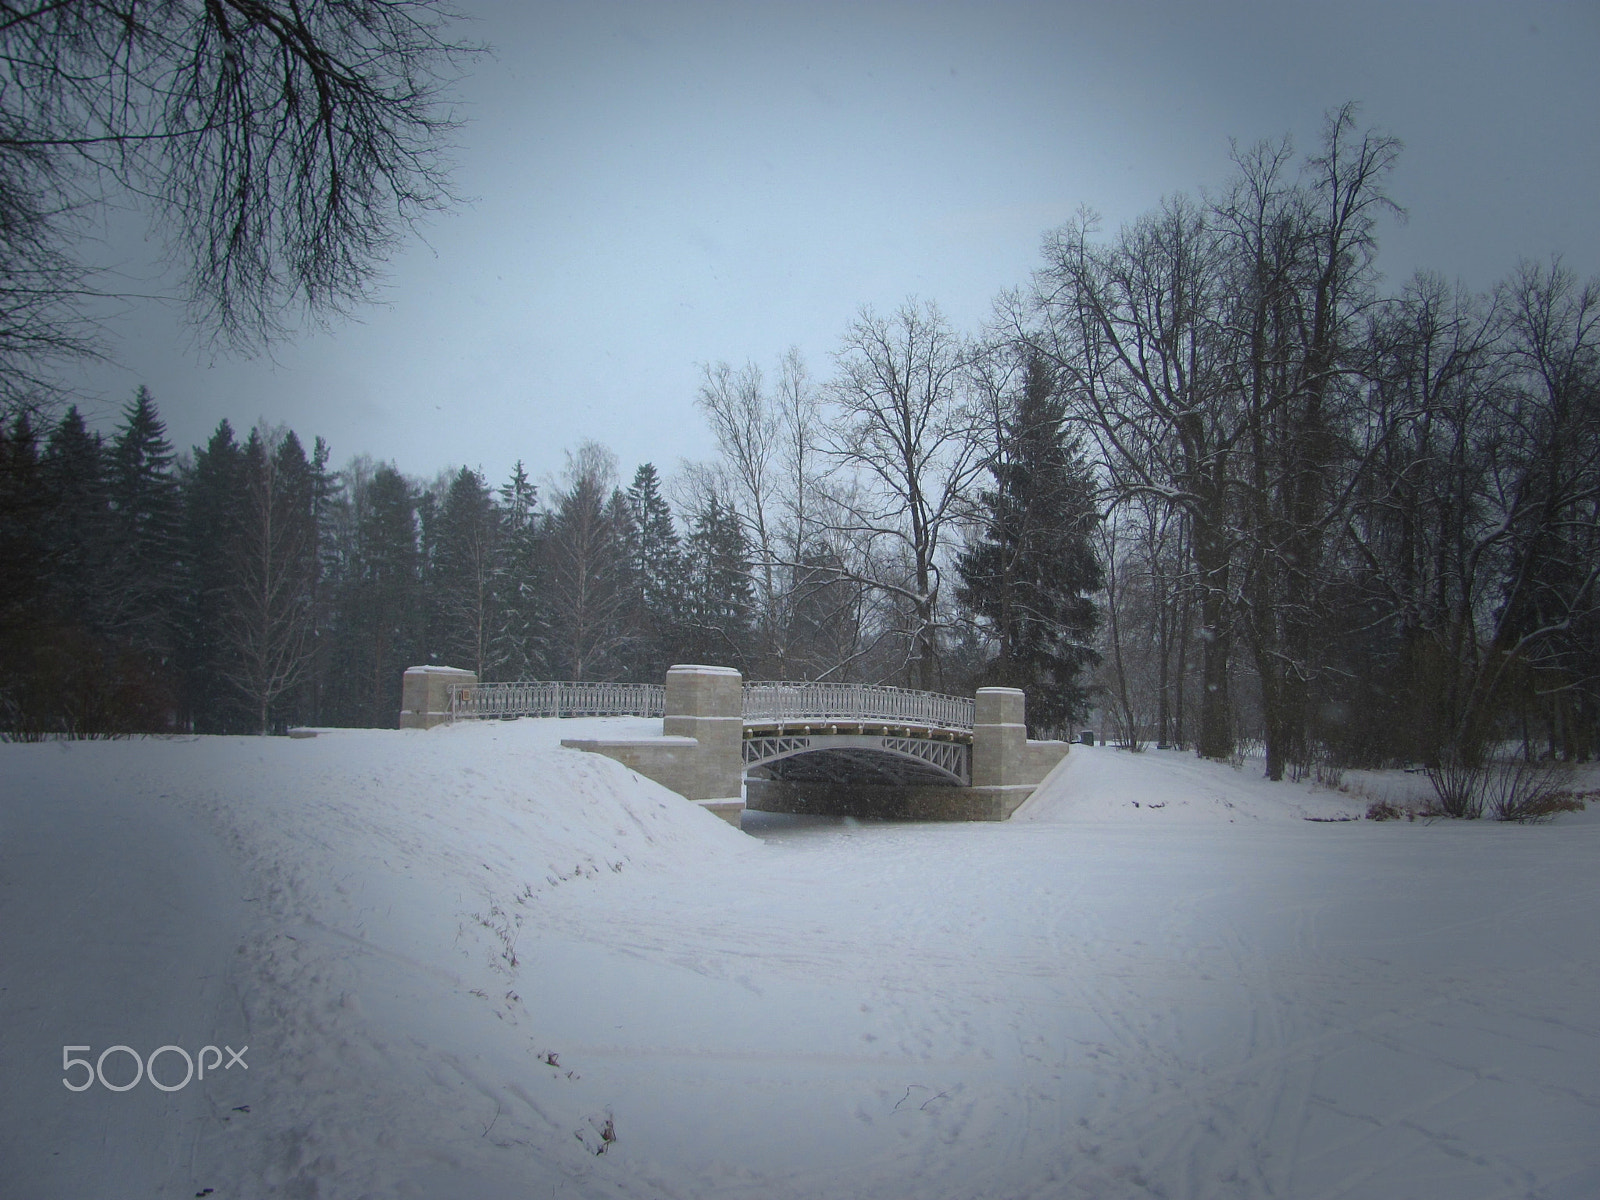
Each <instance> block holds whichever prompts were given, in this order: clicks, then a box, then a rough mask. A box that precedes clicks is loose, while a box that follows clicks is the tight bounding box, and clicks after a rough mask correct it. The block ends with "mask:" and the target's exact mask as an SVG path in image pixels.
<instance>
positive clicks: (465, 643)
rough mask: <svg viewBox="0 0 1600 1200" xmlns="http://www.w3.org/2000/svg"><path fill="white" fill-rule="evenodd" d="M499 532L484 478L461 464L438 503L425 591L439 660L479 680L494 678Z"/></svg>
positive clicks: (496, 512) (491, 499) (499, 527)
mask: <svg viewBox="0 0 1600 1200" xmlns="http://www.w3.org/2000/svg"><path fill="white" fill-rule="evenodd" d="M500 534H501V525H500V512H499V510H498V509H497V508H496V507H495V503H494V499H493V497H492V496H491V495H490V493H489V489H488V487H487V486H486V485H485V484H484V481H483V477H482V476H480V475H479V474H478V473H477V472H476V471H474V470H472V469H471V468H470V467H462V468H461V470H460V472H458V473H457V475H456V477H455V478H454V479H453V480H451V482H450V488H449V490H448V491H447V492H446V493H445V497H444V502H443V503H442V504H441V505H440V506H439V511H438V517H437V528H436V530H435V533H434V548H433V561H432V565H431V569H432V572H433V585H432V587H431V588H430V589H429V590H430V592H431V597H430V598H431V600H432V602H433V604H434V610H435V613H436V618H435V619H436V621H437V623H438V624H437V627H436V629H435V633H434V637H433V639H432V641H431V646H432V648H433V650H434V652H435V654H436V655H437V656H438V659H439V661H441V662H444V663H447V664H449V665H451V666H456V667H464V668H466V669H467V670H469V671H472V672H474V673H475V674H476V675H477V676H478V678H479V679H489V678H492V677H493V674H494V669H495V666H496V663H495V661H494V659H493V657H492V643H493V639H494V630H495V626H496V622H497V621H498V613H497V611H496V608H497V600H498V596H497V594H496V589H495V582H496V575H497V567H498V562H499V557H500Z"/></svg>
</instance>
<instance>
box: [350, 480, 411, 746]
mask: <svg viewBox="0 0 1600 1200" xmlns="http://www.w3.org/2000/svg"><path fill="white" fill-rule="evenodd" d="M364 492H365V495H363V496H361V497H359V507H360V510H361V516H360V524H359V528H358V532H357V542H358V549H357V561H356V563H355V564H354V567H355V578H354V581H353V587H352V589H351V597H350V599H351V603H352V606H353V610H352V612H351V614H350V618H349V620H350V624H351V626H352V627H353V628H352V633H353V635H354V641H355V643H356V647H355V649H356V653H355V655H354V658H355V663H354V664H353V666H354V667H355V670H356V672H357V675H358V677H359V678H360V679H361V680H362V681H363V682H362V684H361V686H360V688H359V690H358V692H357V696H356V699H355V703H354V704H353V705H352V712H351V713H350V714H349V716H350V717H351V718H353V719H354V720H356V721H357V722H359V723H361V724H365V725H372V726H381V727H385V728H387V727H392V726H394V725H395V724H397V723H398V722H399V719H400V684H401V678H402V676H403V674H404V672H405V669H406V668H407V667H409V666H413V665H415V662H416V656H417V654H418V652H419V649H420V647H421V643H422V632H423V631H422V628H421V624H422V614H421V608H420V596H419V588H420V577H419V575H418V563H419V550H418V540H417V496H416V492H415V491H414V490H413V488H412V486H411V484H410V483H409V482H408V481H407V480H406V478H405V476H403V475H401V474H400V472H399V471H397V470H395V469H394V468H393V467H392V466H389V465H388V464H387V463H386V464H384V465H382V466H380V467H378V469H377V470H376V471H375V472H374V473H373V475H372V478H371V480H370V481H368V482H367V484H366V487H365V489H364Z"/></svg>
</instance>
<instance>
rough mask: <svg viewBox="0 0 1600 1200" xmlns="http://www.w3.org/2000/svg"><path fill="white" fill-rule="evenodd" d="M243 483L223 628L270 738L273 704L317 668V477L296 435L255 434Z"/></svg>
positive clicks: (233, 669) (230, 662)
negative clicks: (314, 592)
mask: <svg viewBox="0 0 1600 1200" xmlns="http://www.w3.org/2000/svg"><path fill="white" fill-rule="evenodd" d="M244 478H245V495H244V498H243V500H244V502H243V504H242V505H241V506H240V521H239V528H238V530H237V540H236V541H235V543H234V548H235V554H234V562H233V584H232V586H231V587H230V588H229V590H228V598H227V610H226V615H225V617H224V621H223V632H224V639H225V642H226V651H225V653H226V658H225V660H224V661H225V662H226V663H227V666H226V667H225V668H224V674H225V675H226V677H227V678H228V680H229V681H230V682H231V683H232V684H233V685H234V686H235V687H236V688H237V689H238V690H239V692H240V693H241V694H242V695H243V696H244V698H245V699H246V701H247V702H248V703H249V704H250V708H251V715H252V717H253V719H254V721H255V725H256V728H257V730H258V731H259V732H261V733H268V732H270V731H271V728H272V706H273V704H274V703H275V702H276V701H277V700H278V699H279V697H281V696H282V695H284V693H286V692H288V691H289V690H290V689H291V688H293V687H295V686H296V685H297V684H298V683H300V681H301V680H302V679H303V678H304V677H305V674H306V672H307V670H308V669H309V667H310V665H311V661H312V656H313V652H314V639H313V628H314V615H315V614H314V611H313V608H312V584H313V581H314V579H315V574H316V553H317V542H316V523H315V519H314V515H313V510H312V502H313V496H312V489H311V472H310V469H309V466H308V464H307V462H306V457H305V452H304V450H303V449H302V448H301V446H300V442H299V440H298V439H297V438H296V437H295V435H294V434H293V433H284V434H277V435H275V434H273V433H271V432H269V431H266V430H263V429H261V428H257V429H255V430H253V431H252V432H251V434H250V440H249V441H248V442H247V443H246V445H245V451H244Z"/></svg>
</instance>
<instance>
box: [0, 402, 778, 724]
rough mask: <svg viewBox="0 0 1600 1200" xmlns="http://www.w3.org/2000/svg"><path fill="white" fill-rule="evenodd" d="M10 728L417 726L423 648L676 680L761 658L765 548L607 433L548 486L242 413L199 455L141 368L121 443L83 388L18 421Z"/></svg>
mask: <svg viewBox="0 0 1600 1200" xmlns="http://www.w3.org/2000/svg"><path fill="white" fill-rule="evenodd" d="M0 489H3V506H0V512H3V521H0V577H3V578H4V580H5V581H6V583H5V592H4V594H3V595H0V725H3V728H4V730H5V731H6V733H7V734H9V735H10V736H13V737H19V736H20V737H30V736H32V737H39V736H59V735H66V736H96V735H111V734H118V733H128V732H137V731H151V732H171V731H193V732H201V733H225V732H267V731H270V730H273V729H281V728H282V727H284V726H285V725H288V724H306V723H322V724H334V725H375V726H393V725H394V724H395V722H396V720H397V717H398V713H399V706H400V680H401V675H402V673H403V671H404V670H405V668H406V667H408V666H411V665H414V664H418V663H426V662H446V663H450V664H452V665H457V666H462V667H466V668H468V669H471V670H475V671H477V672H478V673H479V674H480V676H481V677H483V678H485V679H516V678H550V677H555V678H574V679H613V678H624V677H628V678H634V677H637V678H652V677H659V676H660V675H662V674H663V673H664V672H665V670H666V667H667V666H668V665H669V664H670V663H672V662H674V661H680V660H692V659H711V660H713V661H726V660H727V659H728V658H729V656H730V654H731V655H733V656H734V657H737V656H738V653H739V650H738V648H739V647H740V646H742V645H743V644H744V641H745V639H746V638H747V636H748V630H749V627H750V623H751V613H750V608H751V604H750V597H751V588H750V583H749V580H748V562H747V557H748V556H747V552H746V550H745V545H744V540H743V533H742V531H741V528H740V526H739V523H738V521H737V520H736V519H735V518H734V516H733V514H732V513H731V512H730V511H728V510H727V509H726V508H724V507H721V506H719V504H718V503H717V502H716V500H715V498H712V499H710V500H708V501H707V502H706V503H705V504H704V505H702V506H701V507H699V508H697V509H696V510H694V511H693V512H692V513H690V515H689V520H688V526H687V529H686V531H685V532H684V534H683V535H682V536H681V537H680V535H679V533H678V531H677V528H676V525H675V522H674V519H673V515H672V513H671V510H670V509H669V507H668V505H667V503H666V501H665V499H664V498H663V496H662V494H661V487H660V480H659V477H658V475H657V473H656V470H655V467H654V466H652V465H651V464H649V463H646V464H644V465H642V466H641V467H639V469H638V471H637V472H636V473H635V475H634V477H633V482H632V484H631V485H630V486H628V487H627V488H621V487H619V486H617V483H616V480H615V463H614V460H613V459H612V458H611V456H610V455H609V454H608V453H607V452H606V451H605V450H603V449H602V448H600V447H598V446H592V445H591V446H585V447H583V448H581V449H580V450H579V451H578V452H577V453H576V454H574V455H573V456H571V461H570V462H569V465H568V469H567V471H566V473H565V476H564V478H563V479H562V481H561V482H560V483H559V484H558V485H557V486H555V487H554V489H553V490H552V492H551V494H550V495H549V497H548V501H549V502H548V504H545V505H541V504H540V497H539V494H538V489H537V488H536V487H535V485H534V484H533V483H532V482H531V481H530V480H529V478H528V475H527V473H526V471H525V470H524V469H523V467H522V465H521V464H520V463H519V464H518V465H517V468H516V470H515V471H514V472H513V474H512V476H511V478H510V479H509V480H507V481H506V482H505V484H504V485H502V486H501V487H499V488H498V489H491V488H490V487H489V486H488V484H487V483H486V482H485V480H484V479H483V478H482V476H481V475H479V474H478V473H477V472H475V471H473V470H471V469H470V468H462V469H461V470H460V471H458V472H455V473H454V474H450V475H447V476H444V477H441V478H440V479H438V480H435V481H433V482H432V483H430V484H422V483H419V482H418V481H416V480H412V479H408V478H406V477H405V476H404V475H402V474H401V473H400V472H399V471H398V470H396V469H395V468H394V467H393V466H390V465H387V464H374V463H373V462H372V461H371V460H369V459H366V458H361V457H358V458H356V459H354V460H352V461H351V462H350V463H349V464H348V465H347V466H346V467H344V468H343V469H341V470H333V469H331V468H330V466H329V455H328V448H327V446H326V444H325V443H323V442H322V441H321V439H318V440H316V441H315V442H314V443H313V445H312V448H311V452H310V454H309V455H308V454H307V452H306V449H305V446H304V444H303V443H302V442H301V441H300V439H299V438H298V436H297V435H296V434H295V433H294V432H293V431H290V430H282V429H279V430H273V429H268V428H265V427H260V426H258V427H257V428H256V429H253V430H251V431H250V433H249V434H248V436H246V437H244V438H240V437H239V436H238V435H237V434H236V433H235V432H234V430H233V429H232V427H231V426H230V425H229V423H228V422H227V421H223V422H222V423H221V424H220V425H219V426H218V427H217V430H216V432H215V433H214V434H213V435H212V436H211V438H210V440H209V441H208V442H207V443H206V444H205V445H204V446H200V447H196V448H194V450H193V451H192V453H190V454H188V455H184V456H181V457H180V456H178V455H176V454H175V453H174V452H173V449H172V447H171V445H170V444H169V442H168V441H167V438H166V435H165V430H164V427H163V424H162V421H161V419H160V416H159V414H158V412H157V409H156V405H155V402H154V400H153V399H152V397H151V396H150V394H149V393H148V392H147V391H145V390H144V389H142V388H141V389H140V391H139V393H138V395H137V396H136V397H135V398H134V399H133V400H132V401H131V402H130V403H129V404H128V405H127V406H126V408H125V409H124V411H123V414H122V419H121V421H120V423H119V425H118V427H117V428H116V430H115V431H114V433H113V434H112V435H111V437H110V438H109V439H106V438H103V437H102V436H101V435H99V434H97V433H95V432H92V431H91V430H89V429H88V428H87V426H86V425H85V423H84V421H83V419H82V417H81V416H80V414H79V413H78V411H77V409H76V408H72V409H69V410H68V411H67V412H66V414H65V415H64V416H63V417H62V418H61V419H60V421H59V422H57V423H55V424H54V425H53V426H51V427H49V428H47V429H43V430H37V431H36V430H35V429H34V428H33V424H32V422H31V421H30V419H29V418H28V417H27V416H26V415H23V416H19V417H17V418H16V419H15V420H13V421H12V422H11V423H10V424H9V426H8V427H6V428H5V429H4V430H3V431H0Z"/></svg>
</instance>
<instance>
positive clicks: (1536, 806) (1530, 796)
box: [1483, 761, 1583, 824]
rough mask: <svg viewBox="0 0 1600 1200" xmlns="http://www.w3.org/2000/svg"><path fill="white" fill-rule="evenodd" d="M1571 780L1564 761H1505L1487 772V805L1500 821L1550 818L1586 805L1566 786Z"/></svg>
mask: <svg viewBox="0 0 1600 1200" xmlns="http://www.w3.org/2000/svg"><path fill="white" fill-rule="evenodd" d="M1569 781H1570V771H1569V770H1568V768H1567V767H1566V766H1565V765H1564V764H1562V763H1556V762H1527V761H1515V762H1509V763H1504V764H1501V765H1499V766H1497V767H1495V768H1494V769H1493V770H1490V771H1488V772H1486V775H1485V779H1484V785H1483V794H1484V800H1483V807H1484V809H1485V810H1486V811H1487V812H1488V814H1489V816H1491V817H1493V818H1494V819H1495V820H1496V821H1519V822H1523V823H1525V824H1527V823H1533V822H1536V821H1548V820H1549V819H1550V818H1551V817H1553V816H1555V815H1556V814H1557V813H1562V812H1577V811H1580V810H1581V809H1582V808H1583V801H1582V800H1580V799H1578V797H1577V796H1576V795H1575V794H1574V793H1573V792H1572V791H1571V789H1570V788H1568V787H1566V786H1565V785H1566V784H1567V783H1568V782H1569Z"/></svg>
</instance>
